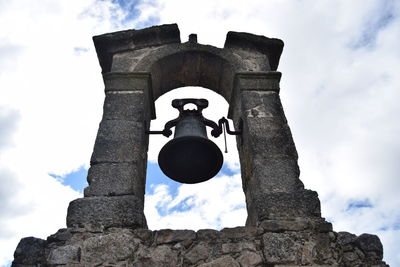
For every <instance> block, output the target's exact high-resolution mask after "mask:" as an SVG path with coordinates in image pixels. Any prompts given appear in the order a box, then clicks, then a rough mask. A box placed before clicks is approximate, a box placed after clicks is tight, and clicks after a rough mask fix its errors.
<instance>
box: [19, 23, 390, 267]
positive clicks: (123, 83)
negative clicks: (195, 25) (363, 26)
mask: <svg viewBox="0 0 400 267" xmlns="http://www.w3.org/2000/svg"><path fill="white" fill-rule="evenodd" d="M93 40H94V44H95V47H96V51H97V55H98V59H99V62H100V65H101V68H102V74H103V80H104V85H105V88H104V90H105V101H104V110H103V117H102V120H101V122H100V125H99V130H98V133H97V137H96V141H95V145H94V150H93V154H92V157H91V167H90V169H89V172H88V177H87V180H88V183H89V186H88V187H87V188H86V189H85V191H84V197H83V198H80V199H76V200H74V201H72V202H71V203H70V205H69V208H68V214H67V228H65V229H60V230H59V231H58V232H57V233H56V234H54V235H52V236H50V237H49V238H48V239H47V240H46V241H45V240H41V239H35V238H25V239H22V240H21V242H20V244H19V245H18V248H17V250H16V252H15V260H14V263H13V266H38V264H40V265H54V266H59V265H68V266H72V265H74V266H94V265H96V266H202V267H206V266H271V267H272V266H282V267H283V266H356V265H363V266H372V265H374V266H387V265H386V264H385V263H384V262H382V261H381V260H382V255H383V249H382V245H381V243H380V241H379V238H378V237H377V236H374V235H368V234H364V235H361V236H358V237H357V236H355V235H352V234H350V233H346V232H341V233H335V232H334V231H333V230H332V225H331V223H329V222H326V221H325V220H324V219H323V218H322V217H321V213H320V202H319V199H318V195H317V193H316V192H314V191H311V190H307V189H305V188H304V186H303V183H302V182H301V181H300V179H299V174H300V172H299V166H298V164H297V159H298V156H297V152H296V148H295V145H294V142H293V139H292V135H291V132H290V128H289V126H288V123H287V120H286V118H285V114H284V111H283V108H282V104H281V101H280V97H279V91H280V86H279V84H280V79H281V73H280V72H278V71H277V68H278V64H279V59H280V56H281V53H282V50H283V42H282V41H281V40H279V39H271V38H267V37H264V36H258V35H253V34H249V33H240V32H229V33H228V34H227V38H226V41H225V45H224V48H217V47H213V46H209V45H203V44H199V43H197V36H196V35H193V34H192V35H190V38H189V41H188V42H184V43H182V42H181V40H180V32H179V29H178V26H177V25H176V24H170V25H162V26H155V27H150V28H146V29H142V30H127V31H121V32H114V33H109V34H104V35H100V36H95V37H94V38H93ZM184 86H202V87H206V88H208V89H211V90H213V91H214V92H216V93H218V94H220V95H221V96H223V97H224V98H225V100H226V101H227V102H228V103H229V114H228V118H229V119H231V120H232V121H233V124H234V127H235V129H234V131H238V132H239V131H240V135H238V136H237V149H238V151H239V157H240V164H241V177H242V184H243V191H244V193H245V197H246V206H247V212H248V218H247V221H246V226H245V227H236V228H226V229H223V230H221V231H216V230H212V229H204V230H199V231H197V232H194V231H191V230H169V229H165V230H159V231H151V230H148V229H147V224H146V218H145V215H144V212H143V209H144V194H145V184H146V164H147V148H148V142H149V137H148V132H149V131H150V129H149V125H150V122H151V120H153V119H155V118H156V110H155V106H154V102H155V100H156V99H157V98H158V97H159V96H161V95H163V94H164V93H167V92H169V91H171V90H173V89H175V88H178V87H184ZM358 251H360V252H361V253H358ZM349 255H350V256H349Z"/></svg>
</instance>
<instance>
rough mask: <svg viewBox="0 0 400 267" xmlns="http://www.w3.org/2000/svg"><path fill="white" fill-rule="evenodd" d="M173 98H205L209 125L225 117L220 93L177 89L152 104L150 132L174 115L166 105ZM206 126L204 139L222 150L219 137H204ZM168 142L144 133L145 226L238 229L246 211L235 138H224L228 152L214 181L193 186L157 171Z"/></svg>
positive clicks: (176, 112)
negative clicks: (146, 144) (153, 113)
mask: <svg viewBox="0 0 400 267" xmlns="http://www.w3.org/2000/svg"><path fill="white" fill-rule="evenodd" d="M176 98H205V99H207V100H209V106H208V108H206V109H204V110H203V115H204V117H206V118H207V119H210V120H212V121H218V120H219V119H220V118H221V117H223V116H225V117H226V116H227V112H228V108H229V105H228V103H227V101H226V100H225V99H224V98H223V97H222V96H221V95H219V94H217V93H215V92H213V91H211V90H209V89H205V88H202V87H183V88H178V89H174V90H172V91H170V92H168V93H166V94H163V95H162V96H161V97H159V98H158V100H157V101H156V102H155V105H156V113H157V119H156V120H153V121H152V122H151V125H150V127H151V130H160V129H163V127H164V124H165V123H166V122H167V121H169V120H171V119H174V118H176V117H177V116H178V111H177V110H176V109H174V108H173V107H172V106H171V101H172V100H173V99H176ZM207 128H208V129H207V131H208V137H209V139H210V140H211V141H213V142H215V143H216V144H217V145H218V147H219V148H220V149H221V151H222V152H224V151H225V144H224V139H223V136H222V135H221V136H220V137H219V138H214V137H212V136H211V135H210V130H211V129H210V128H209V127H207ZM173 130H174V129H173ZM172 138H173V136H171V137H169V138H166V137H164V136H161V135H150V139H149V150H148V163H147V174H146V177H147V178H146V180H147V181H146V195H145V197H146V199H145V208H144V212H145V215H146V219H147V223H148V227H149V228H150V229H161V228H172V229H193V230H198V229H204V228H212V229H221V228H224V227H235V226H243V225H244V224H245V221H246V218H247V210H246V205H245V196H244V193H243V189H242V180H241V177H240V164H239V157H238V150H237V148H236V138H235V137H234V136H230V135H227V144H228V153H223V155H224V165H223V167H222V169H221V171H220V172H219V173H218V174H217V175H216V176H215V177H214V178H212V179H210V180H208V181H206V182H203V183H199V184H180V183H177V182H175V181H173V180H171V179H169V178H168V177H166V176H165V175H163V173H162V171H161V170H160V169H159V167H158V164H157V157H158V153H159V151H160V149H161V148H162V147H163V146H164V145H165V143H166V142H168V141H169V140H171V139H172Z"/></svg>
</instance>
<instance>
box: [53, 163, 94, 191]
mask: <svg viewBox="0 0 400 267" xmlns="http://www.w3.org/2000/svg"><path fill="white" fill-rule="evenodd" d="M87 172H88V171H87V169H85V167H83V166H81V167H80V168H79V169H78V170H76V171H74V172H70V173H68V174H66V175H63V176H61V175H57V174H53V173H49V175H50V176H51V177H53V178H55V179H57V180H58V181H60V182H61V183H62V184H63V185H66V186H70V187H71V188H72V189H74V190H75V191H77V192H80V193H83V189H84V188H85V187H87V186H88V183H87V181H86V177H87Z"/></svg>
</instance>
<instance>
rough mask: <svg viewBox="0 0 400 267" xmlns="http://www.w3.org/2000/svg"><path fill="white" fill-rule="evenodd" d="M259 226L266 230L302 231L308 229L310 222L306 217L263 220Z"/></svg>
mask: <svg viewBox="0 0 400 267" xmlns="http://www.w3.org/2000/svg"><path fill="white" fill-rule="evenodd" d="M260 227H261V228H263V229H265V230H266V231H268V232H284V231H303V230H306V229H309V228H310V227H311V226H310V222H309V220H306V219H303V220H302V219H298V220H264V221H262V222H261V223H260Z"/></svg>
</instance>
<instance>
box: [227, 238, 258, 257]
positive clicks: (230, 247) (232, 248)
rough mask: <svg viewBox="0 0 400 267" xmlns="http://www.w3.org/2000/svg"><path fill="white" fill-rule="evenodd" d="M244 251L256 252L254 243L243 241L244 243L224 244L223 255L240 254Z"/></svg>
mask: <svg viewBox="0 0 400 267" xmlns="http://www.w3.org/2000/svg"><path fill="white" fill-rule="evenodd" d="M244 250H252V251H255V250H256V246H255V244H254V242H249V241H242V242H235V243H234V242H230V243H225V244H222V253H226V254H228V253H238V252H241V251H244Z"/></svg>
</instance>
